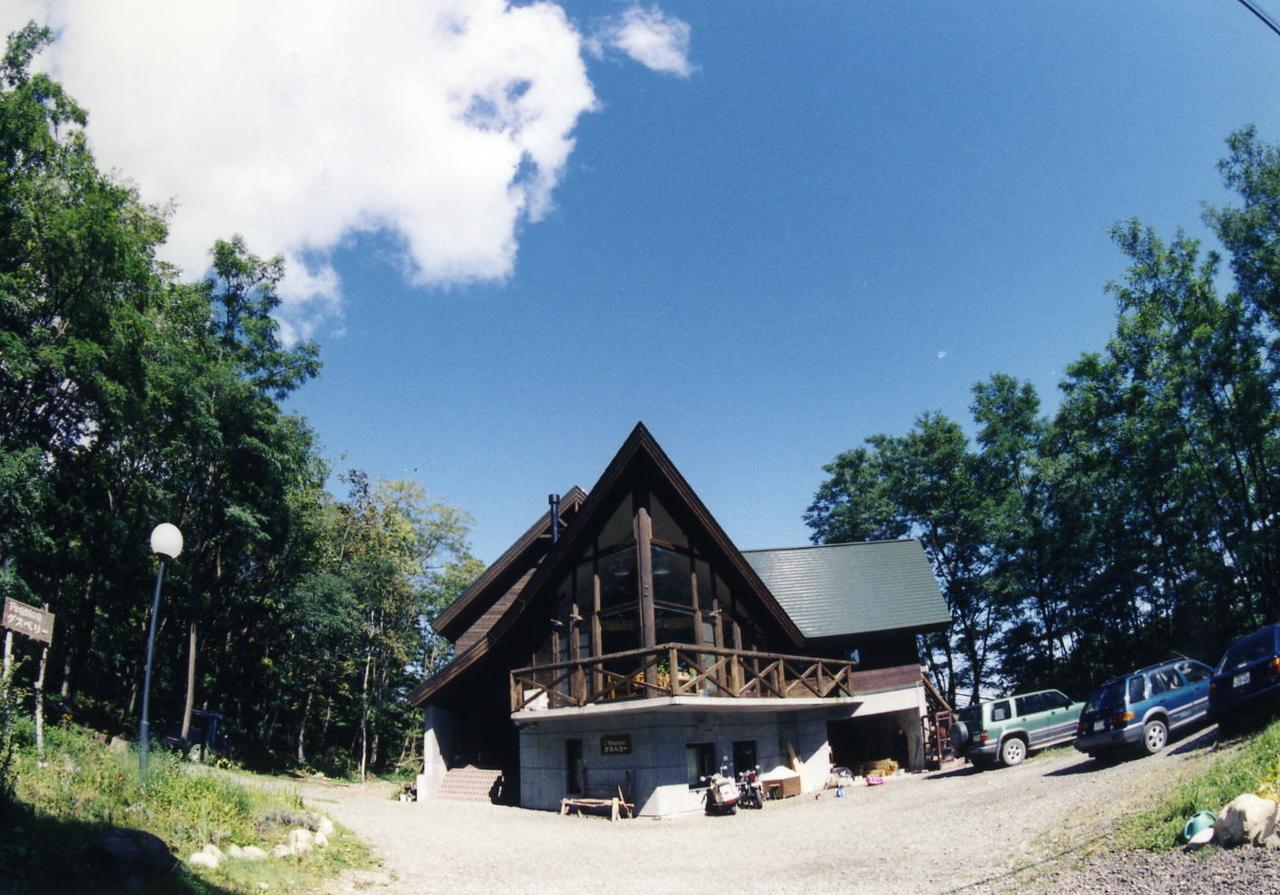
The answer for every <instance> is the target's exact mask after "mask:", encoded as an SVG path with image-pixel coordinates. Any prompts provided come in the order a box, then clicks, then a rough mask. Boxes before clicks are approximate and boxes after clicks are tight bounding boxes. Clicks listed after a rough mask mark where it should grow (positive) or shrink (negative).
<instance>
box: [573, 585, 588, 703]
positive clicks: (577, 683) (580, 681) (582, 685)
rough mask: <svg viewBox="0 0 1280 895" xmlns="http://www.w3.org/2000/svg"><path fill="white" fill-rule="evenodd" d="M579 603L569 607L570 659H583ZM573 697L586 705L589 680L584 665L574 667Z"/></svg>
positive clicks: (578, 660)
mask: <svg viewBox="0 0 1280 895" xmlns="http://www.w3.org/2000/svg"><path fill="white" fill-rule="evenodd" d="M580 620H581V619H580V617H579V615H578V604H577V603H572V604H570V607H569V661H571V662H578V663H580V662H581V661H582V646H581V644H579V643H578V622H579V621H580ZM572 680H573V699H574V701H575V702H576V703H577V704H578V705H585V704H586V701H587V693H586V690H587V680H586V672H585V671H584V670H583V668H582V665H581V664H578V665H575V666H574V669H573V679H572Z"/></svg>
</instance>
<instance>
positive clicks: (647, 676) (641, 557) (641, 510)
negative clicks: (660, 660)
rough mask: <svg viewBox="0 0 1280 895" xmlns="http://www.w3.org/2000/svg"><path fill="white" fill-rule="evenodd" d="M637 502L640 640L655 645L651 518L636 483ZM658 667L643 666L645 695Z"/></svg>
mask: <svg viewBox="0 0 1280 895" xmlns="http://www.w3.org/2000/svg"><path fill="white" fill-rule="evenodd" d="M634 496H635V504H636V516H635V523H634V524H635V534H636V561H637V562H636V571H637V572H638V573H639V574H637V575H636V579H637V580H636V586H637V588H638V590H639V597H640V644H641V646H644V647H654V646H657V645H658V640H657V636H658V631H657V628H658V624H657V619H656V618H655V617H654V609H653V522H652V520H651V519H650V518H649V494H648V492H647V491H645V490H644V489H643V488H639V487H637V488H636V490H635V493H634ZM657 677H658V670H657V668H656V663H650V664H649V665H647V666H646V667H645V670H644V682H645V683H646V684H649V685H650V686H649V687H645V696H652V695H654V693H655V692H656V691H655V690H653V689H651V687H652V686H655V685H656V684H657Z"/></svg>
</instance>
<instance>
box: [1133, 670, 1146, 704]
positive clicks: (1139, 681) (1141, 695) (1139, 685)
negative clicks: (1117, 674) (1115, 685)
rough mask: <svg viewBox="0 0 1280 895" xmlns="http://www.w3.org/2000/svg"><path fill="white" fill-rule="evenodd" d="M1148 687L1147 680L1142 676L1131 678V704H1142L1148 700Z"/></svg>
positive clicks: (1137, 675) (1136, 675)
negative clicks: (1144, 700)
mask: <svg viewBox="0 0 1280 895" xmlns="http://www.w3.org/2000/svg"><path fill="white" fill-rule="evenodd" d="M1146 695H1147V687H1146V678H1144V677H1143V676H1142V675H1140V674H1135V675H1134V676H1133V677H1131V678H1129V703H1130V704H1133V703H1135V702H1142V700H1143V699H1145V698H1146Z"/></svg>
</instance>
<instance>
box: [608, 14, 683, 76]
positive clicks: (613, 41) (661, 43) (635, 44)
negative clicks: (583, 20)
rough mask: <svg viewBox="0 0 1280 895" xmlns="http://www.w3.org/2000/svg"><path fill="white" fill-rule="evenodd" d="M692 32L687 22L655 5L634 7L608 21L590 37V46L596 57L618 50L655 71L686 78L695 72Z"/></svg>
mask: <svg viewBox="0 0 1280 895" xmlns="http://www.w3.org/2000/svg"><path fill="white" fill-rule="evenodd" d="M690 31H691V29H690V28H689V23H688V22H685V21H683V20H681V19H678V18H676V17H675V16H669V15H666V14H665V13H664V12H663V11H662V10H660V9H658V8H657V7H656V6H651V7H649V8H648V9H644V8H642V7H639V6H633V7H631V8H630V9H627V10H626V11H624V12H623V13H621V14H620V15H617V16H613V17H611V18H609V19H606V20H605V21H604V22H603V23H602V24H601V25H600V27H599V28H598V29H596V31H595V33H594V34H593V35H592V36H591V40H590V43H589V47H590V49H591V51H592V52H593V53H594V54H595V55H596V56H603V55H604V52H605V50H608V49H613V50H618V51H620V52H622V53H625V54H627V55H628V56H630V57H631V58H632V59H634V60H636V61H637V62H639V63H640V64H641V65H644V66H647V67H648V68H651V69H653V70H654V71H659V72H664V73H666V74H672V75H679V76H680V77H682V78H687V77H688V76H689V75H691V74H692V73H693V70H694V66H693V64H692V63H690V62H689V35H690Z"/></svg>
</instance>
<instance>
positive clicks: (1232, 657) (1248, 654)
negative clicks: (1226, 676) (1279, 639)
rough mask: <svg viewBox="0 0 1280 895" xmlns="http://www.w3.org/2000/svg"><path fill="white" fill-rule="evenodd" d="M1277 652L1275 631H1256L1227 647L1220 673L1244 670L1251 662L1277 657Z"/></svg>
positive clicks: (1219, 668) (1219, 667) (1268, 629)
mask: <svg viewBox="0 0 1280 895" xmlns="http://www.w3.org/2000/svg"><path fill="white" fill-rule="evenodd" d="M1275 651H1276V634H1275V629H1273V628H1264V629H1263V630H1261V631H1255V632H1254V633H1252V634H1250V635H1249V636H1248V637H1241V638H1240V639H1239V640H1237V641H1236V642H1235V643H1233V644H1231V646H1229V647H1227V652H1226V654H1225V655H1223V657H1222V662H1220V663H1219V665H1218V672H1219V673H1221V672H1223V671H1232V670H1234V669H1236V668H1243V667H1244V666H1245V665H1248V664H1249V663H1250V662H1257V661H1258V660H1259V659H1265V658H1267V657H1268V656H1273V655H1275Z"/></svg>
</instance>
